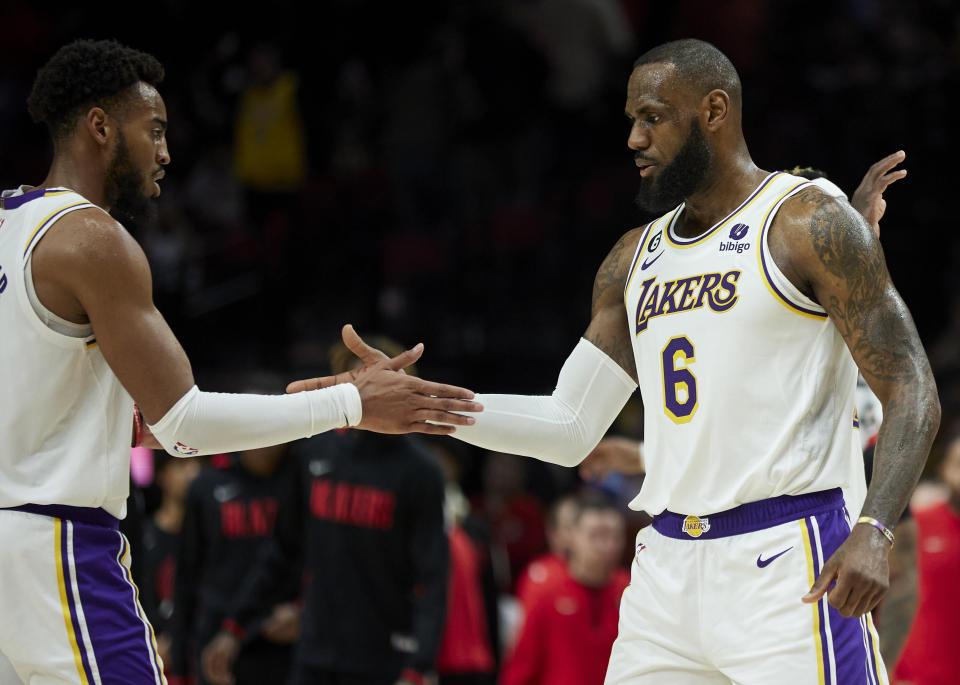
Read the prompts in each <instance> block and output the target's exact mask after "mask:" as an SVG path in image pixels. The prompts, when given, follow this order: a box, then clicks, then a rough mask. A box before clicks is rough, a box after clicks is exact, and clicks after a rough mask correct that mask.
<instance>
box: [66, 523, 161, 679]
mask: <svg viewBox="0 0 960 685" xmlns="http://www.w3.org/2000/svg"><path fill="white" fill-rule="evenodd" d="M73 537H74V541H73V555H74V560H75V564H76V568H77V584H78V586H79V589H80V598H81V602H82V604H83V611H84V614H85V617H86V623H87V629H88V631H89V633H90V641H91V643H92V645H93V652H94V654H95V655H96V658H97V664H98V666H99V671H100V680H101V682H102V683H103V685H128V684H129V683H137V684H138V685H139V684H141V683H144V684H149V683H156V682H157V675H156V673H157V665H156V658H155V653H154V650H153V646H152V644H149V643H148V640H149V639H150V638H149V637H148V629H147V624H146V623H145V622H144V619H142V618H141V616H140V613H139V611H138V607H137V603H136V600H135V599H134V590H133V586H132V585H131V584H130V583H129V582H128V580H127V578H126V574H125V569H124V567H123V566H122V565H121V564H120V562H119V561H118V559H119V558H121V557H122V554H123V552H124V551H125V549H126V541H125V539H124V537H123V536H122V535H121V534H120V533H119V532H117V531H115V530H110V529H108V528H104V527H101V526H91V525H86V524H83V523H77V524H75V525H74V532H73Z"/></svg>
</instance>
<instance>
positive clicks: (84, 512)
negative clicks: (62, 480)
mask: <svg viewBox="0 0 960 685" xmlns="http://www.w3.org/2000/svg"><path fill="white" fill-rule="evenodd" d="M2 508H3V509H9V510H10V511H22V512H25V513H27V514H40V515H41V516H52V517H53V518H58V519H65V520H67V521H74V522H78V523H87V524H90V525H93V526H104V527H105V528H112V529H113V530H116V529H117V528H118V527H119V526H120V519H118V518H117V517H116V516H114V515H113V514H110V513H108V512H106V511H105V510H103V509H93V508H91V507H69V506H67V505H65V504H21V505H20V506H18V507H2ZM64 549H66V548H64Z"/></svg>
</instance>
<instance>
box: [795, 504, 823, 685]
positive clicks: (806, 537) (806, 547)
mask: <svg viewBox="0 0 960 685" xmlns="http://www.w3.org/2000/svg"><path fill="white" fill-rule="evenodd" d="M798 523H799V524H800V533H801V535H802V536H803V551H804V552H805V554H806V558H807V587H813V583H814V581H816V579H817V577H816V574H815V573H814V566H813V550H812V548H811V547H810V534H809V533H808V532H807V520H806V519H800V520H799V521H798ZM822 601H824V599H823V597H821V598H820V599H819V600H818V601H816V602H814V603H813V604H811V605H810V606H811V608H812V609H813V643H814V645H816V649H814V651H815V652H816V653H817V683H818V684H819V685H825V684H826V681H827V678H826V674H825V671H824V668H823V640H822V639H821V638H820V608H819V606H818V605H819V604H820V602H822Z"/></svg>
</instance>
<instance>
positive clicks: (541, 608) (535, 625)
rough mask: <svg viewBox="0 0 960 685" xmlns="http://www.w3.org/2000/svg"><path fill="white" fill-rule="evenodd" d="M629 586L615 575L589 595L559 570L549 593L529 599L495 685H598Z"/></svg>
mask: <svg viewBox="0 0 960 685" xmlns="http://www.w3.org/2000/svg"><path fill="white" fill-rule="evenodd" d="M629 582H630V575H629V574H628V573H627V572H626V571H625V570H623V569H617V570H616V571H614V573H613V576H612V577H611V579H610V582H608V583H607V584H606V585H605V586H604V587H602V588H599V589H592V588H588V587H586V586H585V585H581V584H580V583H578V582H577V581H576V580H574V579H573V578H572V577H571V576H570V574H569V572H567V571H566V569H564V574H563V576H562V578H560V579H558V581H557V582H556V583H555V584H554V585H553V591H552V592H540V593H537V594H536V596H535V597H534V598H533V601H532V604H531V605H530V607H529V610H528V611H527V614H526V616H525V618H524V620H523V625H522V626H521V628H520V636H519V638H518V639H517V643H516V645H515V646H514V648H513V653H512V654H511V655H510V657H509V658H508V660H507V662H506V663H505V664H504V666H503V670H502V672H501V674H500V685H603V679H604V676H605V675H606V672H607V661H608V660H609V659H610V649H611V648H612V647H613V641H614V640H615V639H616V637H617V621H618V616H619V609H620V596H621V595H622V594H623V590H624V588H626V587H627V585H628V584H629Z"/></svg>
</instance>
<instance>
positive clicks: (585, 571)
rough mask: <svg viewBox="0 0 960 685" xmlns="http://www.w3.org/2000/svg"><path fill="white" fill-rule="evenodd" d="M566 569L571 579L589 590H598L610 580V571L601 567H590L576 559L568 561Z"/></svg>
mask: <svg viewBox="0 0 960 685" xmlns="http://www.w3.org/2000/svg"><path fill="white" fill-rule="evenodd" d="M568 568H569V569H570V575H571V576H573V579H574V580H575V581H577V582H578V583H580V584H581V585H586V586H587V587H590V588H600V587H603V586H604V585H606V584H607V582H609V580H610V569H608V568H605V567H603V566H597V565H594V566H590V565H589V564H584V563H583V562H581V561H579V560H577V559H570V561H569V565H568Z"/></svg>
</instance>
